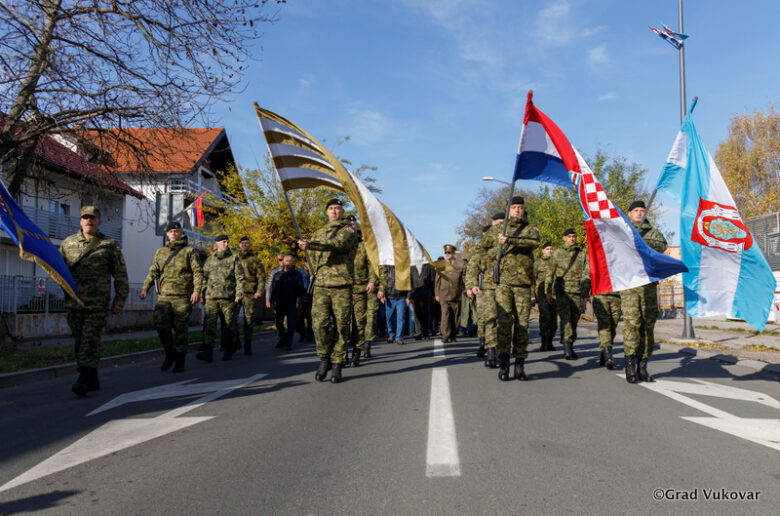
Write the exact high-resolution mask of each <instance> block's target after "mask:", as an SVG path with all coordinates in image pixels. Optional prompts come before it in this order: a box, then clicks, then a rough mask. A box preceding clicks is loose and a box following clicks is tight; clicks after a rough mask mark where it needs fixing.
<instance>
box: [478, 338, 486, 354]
mask: <svg viewBox="0 0 780 516" xmlns="http://www.w3.org/2000/svg"><path fill="white" fill-rule="evenodd" d="M486 354H487V350H486V349H485V339H484V337H483V338H481V339H479V349H478V350H477V356H478V357H479V358H482V357H484V356H485V355H486Z"/></svg>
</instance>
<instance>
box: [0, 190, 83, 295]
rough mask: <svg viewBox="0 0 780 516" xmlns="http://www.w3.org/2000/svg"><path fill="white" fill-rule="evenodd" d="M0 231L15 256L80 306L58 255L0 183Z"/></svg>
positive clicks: (62, 261) (70, 279)
mask: <svg viewBox="0 0 780 516" xmlns="http://www.w3.org/2000/svg"><path fill="white" fill-rule="evenodd" d="M0 227H2V228H3V229H4V230H5V232H6V234H7V235H8V237H9V238H10V239H11V240H12V241H13V243H14V244H16V245H18V246H19V256H20V257H21V258H23V259H25V260H30V261H31V262H35V263H37V264H38V265H40V266H41V267H42V268H43V270H45V271H46V272H48V273H49V276H51V277H52V279H54V281H56V282H57V283H59V285H60V286H61V287H62V289H63V290H64V291H65V292H66V293H67V294H68V295H69V296H70V297H72V298H73V299H75V300H76V301H78V303H79V304H81V300H80V299H79V298H78V292H77V291H76V283H75V282H74V281H73V277H72V276H71V275H70V269H68V266H67V265H66V264H65V260H64V259H63V258H62V255H61V254H60V252H59V251H58V250H57V248H56V247H54V244H52V243H51V240H49V237H48V236H46V234H45V233H44V232H43V231H41V230H40V229H39V228H38V226H36V225H35V224H33V222H32V221H31V220H30V219H29V218H28V217H27V215H25V214H24V212H23V211H22V209H21V208H20V207H19V205H18V204H16V201H14V198H13V197H11V194H10V193H8V190H6V189H5V185H3V183H1V182H0Z"/></svg>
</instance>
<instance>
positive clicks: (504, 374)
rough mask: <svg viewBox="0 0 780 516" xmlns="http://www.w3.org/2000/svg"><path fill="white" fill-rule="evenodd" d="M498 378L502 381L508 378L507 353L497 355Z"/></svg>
mask: <svg viewBox="0 0 780 516" xmlns="http://www.w3.org/2000/svg"><path fill="white" fill-rule="evenodd" d="M498 379H499V380H501V381H502V382H505V381H507V380H509V353H501V354H500V355H498Z"/></svg>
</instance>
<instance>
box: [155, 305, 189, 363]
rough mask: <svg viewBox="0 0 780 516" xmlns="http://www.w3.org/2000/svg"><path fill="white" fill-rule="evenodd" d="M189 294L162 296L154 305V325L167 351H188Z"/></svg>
mask: <svg viewBox="0 0 780 516" xmlns="http://www.w3.org/2000/svg"><path fill="white" fill-rule="evenodd" d="M190 315H192V303H191V302H190V298H189V296H160V297H158V298H157V304H156V305H155V306H154V327H155V329H156V330H157V334H158V335H159V336H160V342H161V343H162V345H163V348H165V352H166V353H186V352H187V347H188V346H189V321H190Z"/></svg>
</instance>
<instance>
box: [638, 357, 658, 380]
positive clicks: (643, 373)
mask: <svg viewBox="0 0 780 516" xmlns="http://www.w3.org/2000/svg"><path fill="white" fill-rule="evenodd" d="M637 374H638V375H639V380H640V381H642V382H654V381H655V378H653V377H652V376H650V375H649V374H648V373H647V359H646V358H643V359H642V360H640V361H639V367H638V368H637Z"/></svg>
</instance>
